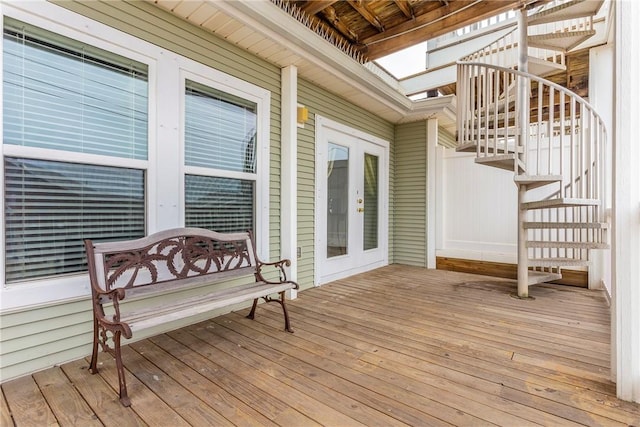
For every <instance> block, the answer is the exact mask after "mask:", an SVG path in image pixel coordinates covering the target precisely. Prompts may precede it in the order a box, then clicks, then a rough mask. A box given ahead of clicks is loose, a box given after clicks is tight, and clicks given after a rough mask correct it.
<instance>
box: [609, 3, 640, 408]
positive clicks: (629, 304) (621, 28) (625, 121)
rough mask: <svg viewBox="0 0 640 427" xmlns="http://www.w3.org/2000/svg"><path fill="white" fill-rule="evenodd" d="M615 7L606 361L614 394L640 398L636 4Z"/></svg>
mask: <svg viewBox="0 0 640 427" xmlns="http://www.w3.org/2000/svg"><path fill="white" fill-rule="evenodd" d="M615 7H616V40H615V46H616V60H615V62H616V65H615V68H616V72H615V73H614V76H617V77H616V85H615V98H614V99H615V105H614V109H615V114H614V117H615V118H614V122H615V124H614V135H613V144H614V145H613V241H612V256H613V260H612V264H613V286H612V293H613V296H612V303H613V304H612V307H611V308H612V310H611V314H612V319H611V320H612V322H611V324H612V336H611V339H612V344H611V346H612V349H613V348H615V364H613V363H612V365H613V368H614V369H615V370H616V373H615V378H616V383H617V394H618V397H619V398H620V399H624V400H631V401H635V402H640V262H638V260H640V168H639V167H638V165H640V146H639V145H638V136H637V134H638V117H640V81H638V75H640V61H638V55H636V54H635V52H638V49H640V43H638V40H640V29H639V28H638V24H639V23H640V3H638V2H636V1H631V0H627V1H619V2H616V4H615Z"/></svg>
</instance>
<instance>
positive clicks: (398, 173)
mask: <svg viewBox="0 0 640 427" xmlns="http://www.w3.org/2000/svg"><path fill="white" fill-rule="evenodd" d="M395 153H396V156H395V159H396V162H397V164H398V165H399V166H398V167H397V168H396V170H395V195H394V197H395V215H394V231H395V233H394V234H395V236H394V242H395V249H394V262H395V263H398V264H406V265H415V266H421V267H424V266H426V244H427V235H426V232H427V224H426V209H427V200H426V194H427V123H426V121H422V122H416V123H409V124H402V125H397V126H396V144H395Z"/></svg>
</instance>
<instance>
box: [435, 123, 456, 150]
mask: <svg viewBox="0 0 640 427" xmlns="http://www.w3.org/2000/svg"><path fill="white" fill-rule="evenodd" d="M438 144H439V145H442V146H443V147H447V148H456V145H458V143H457V141H456V137H455V136H453V135H451V134H450V133H449V132H447V131H446V130H445V129H443V128H442V127H438Z"/></svg>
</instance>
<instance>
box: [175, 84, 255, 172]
mask: <svg viewBox="0 0 640 427" xmlns="http://www.w3.org/2000/svg"><path fill="white" fill-rule="evenodd" d="M185 96H186V100H185V162H186V164H187V165H188V166H201V167H206V168H213V169H222V170H227V171H236V172H252V173H253V172H255V168H256V163H255V160H256V159H255V142H256V123H257V121H256V104H255V103H253V102H250V101H247V100H244V99H242V98H239V97H237V96H233V95H231V94H228V93H225V92H222V91H219V90H216V89H213V88H210V87H207V86H205V85H202V84H199V83H196V82H193V81H190V80H187V82H186V94H185Z"/></svg>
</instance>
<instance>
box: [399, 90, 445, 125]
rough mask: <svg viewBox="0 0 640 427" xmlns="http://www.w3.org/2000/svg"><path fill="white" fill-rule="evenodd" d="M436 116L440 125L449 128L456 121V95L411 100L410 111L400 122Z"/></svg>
mask: <svg viewBox="0 0 640 427" xmlns="http://www.w3.org/2000/svg"><path fill="white" fill-rule="evenodd" d="M429 118H437V119H438V120H439V121H440V125H441V126H442V127H445V128H450V127H451V126H453V125H455V123H456V96H455V95H446V96H438V97H434V98H426V99H421V100H418V101H413V106H412V108H411V112H410V113H409V114H407V116H406V117H405V118H404V119H403V120H402V122H411V121H417V120H424V119H429Z"/></svg>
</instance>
